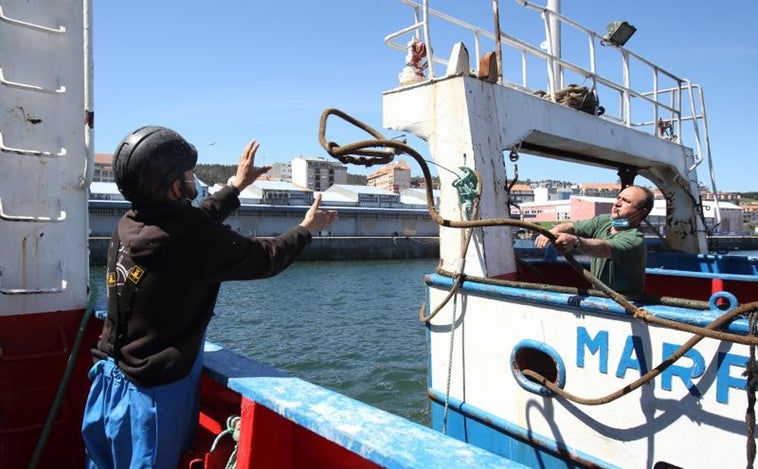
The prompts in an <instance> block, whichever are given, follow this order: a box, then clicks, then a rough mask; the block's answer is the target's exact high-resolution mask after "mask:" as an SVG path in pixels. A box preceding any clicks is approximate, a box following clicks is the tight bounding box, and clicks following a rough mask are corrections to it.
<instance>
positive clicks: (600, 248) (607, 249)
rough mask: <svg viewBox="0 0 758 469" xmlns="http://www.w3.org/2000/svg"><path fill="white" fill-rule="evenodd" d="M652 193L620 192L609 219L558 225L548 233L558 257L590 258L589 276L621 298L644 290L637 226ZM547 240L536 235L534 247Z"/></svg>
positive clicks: (644, 250)
mask: <svg viewBox="0 0 758 469" xmlns="http://www.w3.org/2000/svg"><path fill="white" fill-rule="evenodd" d="M653 201H654V197H653V193H652V192H650V190H649V189H647V188H644V187H640V186H627V187H626V188H624V190H622V191H621V192H620V193H619V195H618V197H616V203H615V204H613V209H612V210H611V213H610V215H607V214H606V215H598V216H596V217H593V218H590V219H589V220H580V221H576V222H568V223H561V224H559V225H556V226H555V227H553V229H552V230H550V232H551V233H553V234H554V235H555V236H556V239H555V241H554V243H553V244H554V245H555V249H556V250H557V251H558V253H559V254H565V253H569V252H570V253H580V254H584V255H587V256H590V257H591V258H592V260H591V262H590V272H591V273H592V275H594V276H595V277H597V278H598V279H599V280H600V281H601V282H603V283H604V284H606V285H608V286H609V287H610V288H612V289H613V290H615V291H617V292H619V293H624V294H637V293H642V292H643V291H644V289H645V265H646V262H647V246H646V245H645V238H644V236H643V235H642V231H640V229H639V226H640V223H642V220H644V218H645V217H646V216H647V215H648V214H649V213H650V211H651V210H652V209H653ZM549 242H550V240H549V239H548V238H547V236H544V235H539V236H538V237H537V239H536V240H535V242H534V244H535V246H537V247H538V248H544V247H546V246H547V245H548V243H549Z"/></svg>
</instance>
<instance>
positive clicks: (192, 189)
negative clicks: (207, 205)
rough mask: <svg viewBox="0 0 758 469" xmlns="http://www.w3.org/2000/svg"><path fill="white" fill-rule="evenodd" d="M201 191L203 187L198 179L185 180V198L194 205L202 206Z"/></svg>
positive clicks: (183, 187) (183, 191)
mask: <svg viewBox="0 0 758 469" xmlns="http://www.w3.org/2000/svg"><path fill="white" fill-rule="evenodd" d="M200 191H201V188H200V184H198V182H197V179H194V180H192V181H184V182H183V183H182V193H183V196H184V200H185V201H186V202H188V203H189V204H190V205H192V206H193V207H199V206H200Z"/></svg>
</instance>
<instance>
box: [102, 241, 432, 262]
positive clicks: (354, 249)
mask: <svg viewBox="0 0 758 469" xmlns="http://www.w3.org/2000/svg"><path fill="white" fill-rule="evenodd" d="M109 239H110V238H107V237H92V238H90V240H89V250H90V254H89V262H90V265H93V266H102V265H105V260H106V258H107V256H108V240H109ZM439 250H440V243H439V238H438V237H436V236H384V237H355V236H344V237H343V236H314V237H313V242H312V243H311V244H310V246H308V247H307V248H306V249H305V251H304V252H303V254H302V255H301V257H300V260H306V261H321V260H332V261H352V260H393V259H435V258H438V257H439Z"/></svg>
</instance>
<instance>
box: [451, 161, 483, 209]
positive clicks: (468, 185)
mask: <svg viewBox="0 0 758 469" xmlns="http://www.w3.org/2000/svg"><path fill="white" fill-rule="evenodd" d="M458 169H460V170H461V171H462V172H463V174H461V175H459V176H458V177H457V178H456V179H455V181H453V187H455V189H456V190H457V191H458V204H459V205H460V206H461V207H462V208H463V210H465V211H466V213H467V214H470V213H471V208H472V207H473V206H474V200H475V199H476V198H477V197H478V191H477V185H478V183H479V181H478V179H477V178H476V174H474V170H473V169H471V168H469V167H466V166H461V167H459V168H458Z"/></svg>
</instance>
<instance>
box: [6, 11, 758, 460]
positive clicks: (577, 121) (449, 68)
mask: <svg viewBox="0 0 758 469" xmlns="http://www.w3.org/2000/svg"><path fill="white" fill-rule="evenodd" d="M402 2H403V3H404V4H406V5H408V6H409V7H410V8H411V9H410V13H411V17H412V18H413V19H412V24H411V25H410V26H409V27H408V28H405V29H404V30H402V31H399V32H398V33H395V34H391V35H390V36H388V38H387V42H388V44H390V45H391V46H393V47H394V46H397V47H399V48H401V49H402V50H403V52H402V54H405V53H406V51H408V49H407V46H408V44H407V43H408V41H409V40H411V39H415V41H414V42H412V43H411V50H410V52H411V53H410V54H409V57H408V58H407V59H406V61H407V66H406V67H407V68H406V69H404V70H400V69H401V68H402V65H403V64H402V59H400V58H399V61H398V63H399V67H398V72H400V73H401V75H400V76H401V79H402V82H403V83H402V84H401V85H400V86H399V87H398V88H396V89H393V90H390V91H387V92H386V93H385V94H384V113H385V114H384V116H385V117H384V127H386V128H390V129H399V130H402V131H404V132H409V133H413V134H415V135H417V136H419V137H421V138H423V139H425V140H427V141H428V142H429V145H430V151H431V154H432V156H433V158H434V160H435V162H436V163H437V164H440V165H441V166H444V167H447V168H468V169H466V170H464V169H460V170H459V171H458V172H459V174H460V175H461V176H469V177H468V179H465V180H463V179H462V180H463V181H464V182H461V180H459V179H454V178H453V177H452V176H451V175H449V174H446V173H444V172H442V173H441V174H440V179H441V183H442V189H443V190H442V198H441V201H440V204H439V207H434V206H433V204H432V205H431V206H430V209H431V210H432V215H433V217H434V218H435V220H437V221H438V222H439V223H440V224H441V225H443V226H442V227H441V228H440V238H441V246H440V261H441V262H440V269H439V271H438V272H436V273H432V274H430V275H429V276H428V277H427V278H426V283H427V285H428V301H427V308H426V310H425V311H423V312H422V316H423V317H422V319H423V320H424V324H425V325H426V328H427V334H428V339H429V396H430V406H431V428H429V427H425V426H422V425H418V424H416V423H412V422H409V421H408V420H405V419H402V418H400V417H398V416H395V415H392V414H389V413H387V412H383V411H381V410H379V409H376V408H374V407H372V406H369V405H366V404H364V403H361V402H358V401H356V400H354V399H350V398H348V397H346V396H344V395H341V394H339V393H336V392H333V391H330V390H328V389H324V388H322V387H319V386H316V385H313V384H311V383H308V382H305V381H303V380H301V379H298V378H296V377H293V376H289V375H287V374H285V373H282V372H279V371H277V370H274V369H271V368H269V367H267V366H266V365H264V364H261V363H258V362H255V361H254V360H251V359H249V358H246V357H241V356H239V355H237V354H234V353H233V352H231V351H229V350H224V349H223V348H221V347H218V346H215V345H214V344H210V343H207V344H206V346H205V355H204V374H203V379H202V382H201V411H200V415H199V433H198V437H197V439H196V441H195V444H194V445H193V448H192V450H191V451H190V452H188V453H187V454H186V455H185V458H184V459H183V461H182V467H191V468H199V467H203V468H221V467H225V466H226V465H227V464H228V463H230V462H235V463H236V467H238V468H248V467H266V468H267V467H276V468H280V467H285V468H301V467H302V468H306V467H307V468H311V467H351V468H355V467H393V468H401V467H402V468H405V467H417V468H433V467H439V468H450V467H488V468H490V467H493V468H494V467H506V468H520V467H578V466H602V467H658V468H664V467H688V468H689V467H713V466H714V465H716V464H720V465H722V466H729V467H731V466H734V465H737V464H740V465H742V464H744V463H745V459H746V457H747V458H748V459H749V458H750V457H751V456H752V453H751V451H753V449H752V448H754V444H753V443H754V437H753V434H752V423H751V422H750V420H749V419H748V426H747V428H746V426H745V417H746V412H745V409H746V406H747V408H748V409H749V412H748V415H751V412H752V401H751V400H750V399H751V398H752V395H753V392H752V389H751V392H746V389H747V380H746V378H745V377H744V376H743V375H742V374H743V372H745V371H748V372H750V373H753V368H754V367H753V364H754V360H753V359H752V358H750V357H752V352H753V347H754V346H755V343H756V339H755V337H754V334H753V327H751V326H749V325H748V320H747V319H746V317H743V315H748V314H750V313H753V312H754V309H755V305H754V304H753V303H751V302H752V301H754V300H755V299H756V298H755V296H756V288H755V287H756V283H755V282H756V278H758V276H757V275H756V266H755V260H754V259H752V260H751V259H740V258H726V257H721V256H710V255H707V254H704V250H705V249H706V245H707V230H706V227H705V226H704V225H703V224H702V222H701V219H700V217H699V212H698V210H699V206H700V204H699V194H698V191H697V181H696V180H695V179H694V173H695V171H694V167H695V166H696V165H698V164H708V162H709V158H710V155H709V153H708V142H707V129H706V128H705V125H704V124H705V121H704V118H705V110H704V108H703V107H702V100H701V97H702V95H701V94H700V93H699V88H697V87H695V86H694V85H691V84H690V83H689V82H687V81H686V80H679V79H677V78H676V77H675V76H673V75H671V74H668V73H667V72H664V71H663V70H662V69H660V68H658V67H656V66H654V65H652V64H649V65H650V67H649V68H650V70H651V73H652V74H653V76H654V77H656V76H658V77H659V78H660V79H663V77H667V78H666V81H670V80H674V82H676V86H673V85H661V86H657V85H656V86H654V88H653V89H652V91H649V90H648V91H636V90H633V89H631V88H630V86H629V84H628V82H624V83H614V82H612V81H610V80H606V79H605V78H603V75H602V74H601V73H600V71H599V70H598V71H596V69H595V68H594V66H592V67H591V69H586V70H585V69H582V68H581V67H579V66H577V65H575V64H572V63H569V62H567V61H565V60H563V59H561V58H560V57H559V55H558V54H557V53H556V50H555V49H554V48H553V49H551V48H550V47H553V46H550V47H548V48H547V50H542V49H540V48H539V47H536V46H530V45H528V44H527V43H524V42H523V41H520V40H518V39H517V38H514V37H512V36H510V35H509V34H508V32H507V31H496V32H495V36H490V37H498V38H499V39H500V40H499V41H494V42H493V45H494V46H496V47H493V49H494V50H493V51H492V52H493V53H492V54H485V53H481V54H480V52H479V50H480V47H479V42H478V41H477V38H478V37H487V36H486V34H485V32H484V31H483V30H480V29H478V28H475V27H473V26H470V25H467V24H466V23H463V22H461V21H458V20H456V19H455V18H452V17H449V16H445V15H442V14H441V13H438V12H436V11H434V10H432V9H431V8H429V6H428V5H427V3H426V2H424V3H423V4H417V3H414V2H411V1H409V0H402ZM519 3H521V4H522V6H523V7H526V8H527V9H534V10H535V14H540V13H541V14H544V15H545V16H546V31H547V32H548V36H549V37H551V38H552V37H555V31H556V30H555V29H554V26H551V25H554V24H555V22H556V21H557V22H562V23H563V24H564V25H571V27H579V26H578V25H577V24H576V23H573V22H570V21H568V20H566V19H565V18H562V17H561V16H559V15H558V14H556V13H553V12H551V11H549V10H543V9H542V8H541V7H535V6H533V5H531V4H529V3H526V2H519ZM495 5H497V3H496V2H495ZM511 6H514V7H518V8H521V7H519V6H518V5H511ZM553 8H554V9H555V10H557V8H555V7H553ZM496 11H497V10H496ZM435 18H437V19H439V20H442V21H444V22H448V23H452V24H453V25H455V26H457V27H459V28H460V29H461V30H462V32H464V33H466V34H468V35H469V37H471V38H472V40H473V45H469V46H468V47H473V49H472V50H474V51H475V52H474V53H473V54H471V55H470V56H469V53H468V52H467V50H466V49H465V47H464V46H462V45H458V46H456V47H454V48H453V50H452V53H451V55H450V56H445V57H438V56H436V55H433V54H431V53H429V54H428V55H427V54H425V53H424V51H430V52H431V51H434V49H433V48H432V45H431V42H430V38H431V37H432V35H433V32H434V24H433V21H436V20H435ZM91 28H92V14H91V2H90V1H88V0H66V1H61V2H56V3H55V4H54V5H53V4H47V3H45V4H42V3H40V2H28V1H23V0H2V1H1V2H0V105H2V110H3V112H2V113H0V177H2V184H0V244H1V245H2V246H3V247H2V248H1V249H0V467H3V468H5V467H8V468H15V467H30V468H35V467H50V468H61V467H65V468H68V467H72V468H73V467H82V466H83V465H84V448H83V445H82V441H81V436H80V430H79V428H80V422H81V415H82V409H83V405H84V400H85V397H86V394H87V389H88V387H89V382H88V380H87V370H88V368H89V366H90V365H91V363H92V361H91V357H90V356H89V353H88V348H89V346H90V345H91V344H93V343H94V342H95V341H96V339H97V336H98V334H99V333H100V330H101V327H102V325H101V323H100V322H99V321H98V320H96V319H95V316H96V314H95V312H94V311H93V310H92V305H91V302H90V299H91V298H92V297H93V296H94V292H91V291H89V284H90V282H89V271H88V248H87V238H88V234H89V233H88V231H89V226H88V217H87V188H88V186H89V184H90V182H91V180H92V166H93V153H94V152H93V150H94V149H93V144H92V141H93V135H94V118H93V116H94V106H93V102H92V95H93V93H92V92H93V82H92V80H93V73H92V70H93V65H92V61H91V57H92V40H91ZM579 28H580V29H581V30H583V31H584V29H582V28H581V27H579ZM495 29H496V30H497V29H499V27H497V28H495ZM587 34H588V37H589V38H591V39H592V40H593V41H595V40H598V39H599V38H598V36H597V35H595V34H594V33H592V32H591V31H587ZM500 47H509V48H511V49H514V50H516V51H518V53H519V54H524V57H527V56H530V57H535V58H537V59H539V60H541V61H542V64H543V66H542V68H541V72H542V73H543V75H546V76H547V81H546V82H545V83H547V85H548V86H546V87H545V88H543V89H542V91H544V93H540V95H541V96H540V95H537V94H535V93H534V91H535V90H536V88H530V86H529V84H528V83H526V82H521V83H518V82H512V81H508V80H505V79H504V78H503V76H502V74H501V73H500V71H499V70H498V68H499V67H498V62H493V60H492V57H497V56H498V55H500V54H499V53H498V50H500ZM609 47H611V48H613V49H616V50H617V51H618V52H619V55H620V57H621V60H622V62H621V63H622V65H621V66H622V67H623V66H624V65H623V64H624V63H625V62H626V61H630V60H641V59H639V58H638V57H637V56H636V55H634V54H632V53H631V52H629V51H627V50H626V49H624V48H623V47H621V46H617V45H611V46H609ZM435 53H436V52H435ZM480 56H481V58H480ZM399 57H402V55H401V56H399ZM424 61H426V62H427V63H429V64H431V66H429V67H427V68H426V69H424V67H423V63H424ZM440 62H441V63H442V64H443V66H446V70H445V73H444V74H437V73H436V72H435V65H434V64H437V63H440ZM472 63H473V68H474V72H473V73H472V71H471V70H472ZM643 63H646V62H644V61H643ZM480 64H481V65H480ZM568 70H573V71H574V72H575V73H579V74H580V75H583V76H586V77H587V79H588V83H589V85H590V86H588V89H589V90H595V89H597V88H600V87H605V88H606V89H610V90H612V91H613V93H616V94H617V95H618V96H619V97H620V99H619V101H620V103H621V105H620V108H619V109H621V110H622V112H621V113H617V114H616V115H614V113H613V112H612V110H611V109H608V106H607V105H606V111H605V113H604V114H603V115H598V112H596V111H597V107H594V106H593V107H592V108H591V109H590V111H591V112H590V113H588V112H581V111H578V110H576V109H574V108H571V107H570V106H567V105H565V104H560V103H557V102H555V101H556V100H557V99H558V97H559V96H560V95H562V91H563V86H562V84H561V81H560V79H559V77H560V76H561V74H562V73H565V72H566V71H568ZM392 73H395V72H394V71H393V72H392ZM524 76H526V75H524ZM657 80H658V79H654V80H653V82H654V83H658V81H657ZM585 96H586V94H585ZM600 96H604V95H603V94H602V93H601V94H600ZM671 96H673V97H674V99H673V100H672V99H670V98H671ZM632 101H643V102H645V103H648V104H649V105H648V106H647V107H648V108H649V109H650V110H651V112H652V114H651V116H648V117H646V118H644V119H640V118H638V117H637V116H636V112H634V109H633V106H632V105H631V102H632ZM604 103H605V101H604ZM664 103H666V104H664ZM691 103H694V104H692V105H693V106H695V108H696V109H698V110H697V111H695V112H690V113H688V112H687V111H685V109H689V106H691ZM698 105H700V106H701V107H697V106H698ZM515 110H517V111H518V112H517V114H518V118H517V117H516V116H515V115H514V113H515ZM512 111H514V112H512ZM333 113H334V111H331V112H326V113H325V114H324V119H322V129H321V130H322V137H323V140H324V143H325V146H326V148H327V149H328V151H329V152H331V153H332V154H334V155H335V156H338V157H340V158H352V157H351V156H349V155H354V156H357V157H358V158H363V159H364V160H363V162H365V163H368V164H372V163H374V162H377V161H380V160H386V159H391V158H392V157H393V156H394V155H395V154H396V153H397V152H400V151H408V152H411V153H412V152H413V149H412V148H410V147H408V146H407V145H405V144H402V143H401V142H399V141H396V140H385V139H384V138H383V137H382V136H381V134H380V133H378V132H376V131H372V132H373V134H372V138H371V140H370V141H368V142H367V143H364V142H361V143H359V144H356V145H344V146H340V145H337V144H329V143H328V142H327V141H326V136H325V130H326V125H325V123H326V118H328V117H329V116H330V115H332V114H333ZM338 114H340V115H341V116H343V117H348V118H349V116H345V115H344V114H341V113H338ZM633 117H634V119H633ZM659 119H661V122H662V124H663V125H661V126H660V127H658V122H659ZM354 122H356V123H357V121H354ZM685 125H687V126H691V127H693V128H694V129H695V130H696V135H698V136H699V139H698V140H695V143H694V145H695V150H692V149H690V148H689V147H688V146H686V145H685V144H686V143H687V142H684V141H679V140H678V139H677V140H676V141H673V140H672V138H671V137H672V135H673V134H675V135H677V136H679V135H683V132H682V130H681V128H682V127H683V126H685ZM655 129H659V130H655ZM668 129H675V130H674V131H673V132H671V133H669V130H668ZM690 145H693V144H690ZM370 146H377V147H379V148H378V149H374V150H369V149H367V148H368V147H370ZM388 148H389V150H388ZM504 151H505V152H506V153H507V154H509V155H511V156H512V157H513V158H516V157H517V155H518V154H519V152H527V151H528V152H532V153H536V154H543V155H546V156H548V157H555V158H559V159H564V160H580V161H583V162H585V163H590V164H594V165H601V166H608V167H614V168H616V167H619V169H623V171H622V181H624V182H630V181H631V180H633V175H635V174H639V175H640V176H644V177H645V178H647V179H648V180H650V181H651V182H652V183H653V184H654V185H656V186H657V187H658V188H660V189H661V190H662V191H663V193H664V194H665V195H666V198H667V200H668V201H669V204H668V213H669V217H668V218H669V220H668V221H669V224H668V228H667V232H666V239H667V242H668V246H669V248H670V249H672V251H668V252H660V253H655V255H652V254H651V256H650V258H651V261H650V263H649V269H648V274H647V275H648V286H649V290H648V291H647V292H646V293H647V296H646V297H645V298H631V299H628V300H627V299H626V298H624V297H621V296H619V295H615V294H613V292H608V291H606V290H603V289H602V285H596V284H591V283H590V282H591V281H592V279H591V278H587V276H586V275H584V274H581V273H579V271H578V270H574V268H575V267H576V266H575V265H574V263H572V262H570V259H569V262H568V263H566V262H557V261H547V260H545V261H542V260H538V261H534V262H530V263H529V264H525V263H524V262H521V261H519V260H518V259H517V258H516V257H515V256H514V253H513V249H512V246H513V242H512V237H511V227H510V226H509V225H510V224H511V223H514V222H513V221H512V220H511V219H510V214H509V212H508V208H507V191H506V188H507V185H506V182H507V180H508V176H507V173H506V164H505V161H504V159H503V152H504ZM416 155H417V154H416ZM650 155H656V158H651V157H650ZM419 159H420V160H421V161H420V162H423V158H419ZM472 177H473V179H472ZM472 181H474V182H473V184H472ZM464 241H465V243H464ZM690 266H695V267H696V269H695V270H694V271H692V270H689V269H688V267H690ZM579 270H581V269H579ZM592 286H594V287H595V288H594V289H593V288H591V287H592ZM598 287H599V288H600V291H597V288H598ZM451 292H452V293H451ZM737 315H739V317H737V318H735V317H733V316H737ZM716 318H720V319H718V320H717V319H716ZM664 320H665V322H663V321H664ZM420 327H421V326H420ZM706 335H707V336H708V337H707V338H704V339H702V340H700V341H699V342H697V343H693V342H695V341H696V339H699V338H701V336H706ZM693 337H694V338H695V339H693ZM681 345H686V346H689V345H692V347H691V348H686V349H681V350H680V346H681ZM680 355H681V356H680ZM674 358H676V360H674ZM666 359H669V360H668V362H672V364H671V365H670V366H669V367H668V368H665V369H663V367H658V368H656V365H658V363H660V362H663V361H666ZM668 362H667V364H668ZM649 370H650V371H649ZM646 372H647V373H646ZM649 373H654V374H655V376H651V375H650V374H649ZM643 375H645V376H646V377H650V378H651V379H649V380H647V379H643V381H641V382H640V383H641V384H640V385H639V386H638V385H637V383H638V381H637V378H639V377H640V376H643ZM616 390H622V392H620V393H619V394H621V395H620V397H619V398H618V399H615V400H612V399H611V398H603V396H604V395H606V394H610V393H612V392H614V391H616ZM565 392H570V393H572V394H574V395H577V396H582V397H588V398H591V399H592V398H595V399H596V400H599V401H602V402H600V403H599V404H600V405H590V404H595V403H597V402H592V401H590V402H588V401H587V400H580V401H579V402H576V399H574V398H573V397H572V396H571V395H567V394H565ZM611 397H616V396H615V395H612V396H611ZM746 440H747V442H748V445H747V448H748V454H747V455H746V454H745V447H746V445H745V442H746ZM710 448H716V449H715V450H711V449H710Z"/></svg>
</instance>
